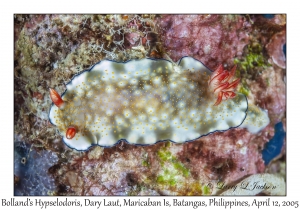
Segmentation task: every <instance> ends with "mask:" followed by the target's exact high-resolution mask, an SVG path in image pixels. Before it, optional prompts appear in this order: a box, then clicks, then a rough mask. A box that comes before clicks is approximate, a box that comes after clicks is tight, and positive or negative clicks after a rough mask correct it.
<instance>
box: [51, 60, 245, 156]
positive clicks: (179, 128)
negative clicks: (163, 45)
mask: <svg viewBox="0 0 300 210" xmlns="http://www.w3.org/2000/svg"><path fill="white" fill-rule="evenodd" d="M174 66H176V69H177V70H176V71H175V70H174ZM211 74H212V72H211V71H210V70H209V69H208V68H207V67H205V66H204V65H203V64H202V63H201V62H200V61H198V60H196V59H194V58H191V57H183V58H182V59H181V60H179V61H178V63H177V64H174V63H173V62H170V61H168V60H164V59H158V60H153V59H149V58H145V59H141V60H131V61H128V62H126V63H118V62H114V61H110V60H103V61H101V62H99V63H97V64H95V65H94V66H93V67H92V68H91V69H89V70H86V71H84V72H82V73H80V74H78V75H76V76H74V78H73V79H72V80H71V81H70V82H69V83H68V84H67V85H66V88H67V89H66V91H65V92H64V93H63V94H62V96H61V98H62V99H63V101H64V103H65V104H64V106H63V108H58V107H57V106H55V105H54V104H52V106H51V108H50V112H49V119H50V122H51V123H52V124H54V125H56V126H57V128H58V131H59V133H60V134H61V135H62V136H63V141H64V142H65V144H66V145H68V146H69V147H71V148H74V149H76V150H87V149H88V148H89V147H91V146H92V145H100V146H113V145H114V144H116V143H117V142H118V141H119V140H122V139H123V140H127V141H128V142H129V143H132V144H140V145H148V144H154V143H156V142H158V141H162V140H171V141H174V142H185V141H190V140H195V139H197V138H199V137H201V136H204V135H208V134H209V133H212V132H215V131H225V130H228V129H230V128H233V127H237V126H240V125H241V124H242V123H243V121H244V119H245V118H246V113H247V108H248V102H247V99H246V97H245V96H244V95H243V94H240V93H237V94H236V96H235V97H234V98H231V99H228V100H226V101H222V103H221V104H219V105H218V106H214V103H215V98H214V94H213V93H211V92H209V88H208V81H209V79H210V75H211ZM70 126H72V127H74V128H76V130H77V133H76V135H75V136H74V138H72V139H70V138H69V139H68V138H67V137H66V130H67V129H68V127H70Z"/></svg>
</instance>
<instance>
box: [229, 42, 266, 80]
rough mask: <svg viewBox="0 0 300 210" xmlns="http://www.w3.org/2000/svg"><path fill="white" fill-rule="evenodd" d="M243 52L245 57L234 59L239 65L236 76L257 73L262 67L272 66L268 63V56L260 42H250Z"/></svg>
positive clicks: (240, 76) (241, 76)
mask: <svg viewBox="0 0 300 210" xmlns="http://www.w3.org/2000/svg"><path fill="white" fill-rule="evenodd" d="M243 54H244V56H243V58H241V59H238V58H235V59H234V64H236V65H237V66H238V68H237V70H236V77H238V78H243V77H247V76H248V75H253V74H256V73H257V72H258V71H261V69H265V68H266V67H268V66H271V64H269V63H268V60H267V57H266V56H265V55H264V52H263V47H262V46H261V45H260V44H259V43H251V44H249V45H248V46H247V47H246V48H245V50H244V53H243ZM257 70H258V71H257Z"/></svg>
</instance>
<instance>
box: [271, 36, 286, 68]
mask: <svg viewBox="0 0 300 210" xmlns="http://www.w3.org/2000/svg"><path fill="white" fill-rule="evenodd" d="M285 43H286V32H285V31H281V32H279V33H276V34H275V35H274V36H273V37H272V39H271V40H270V42H269V44H267V46H266V48H267V50H268V53H269V55H270V56H271V58H272V60H273V62H274V63H275V64H276V65H277V66H279V67H280V68H283V69H285V66H286V64H285V62H286V59H285V55H284V52H283V46H284V44H285Z"/></svg>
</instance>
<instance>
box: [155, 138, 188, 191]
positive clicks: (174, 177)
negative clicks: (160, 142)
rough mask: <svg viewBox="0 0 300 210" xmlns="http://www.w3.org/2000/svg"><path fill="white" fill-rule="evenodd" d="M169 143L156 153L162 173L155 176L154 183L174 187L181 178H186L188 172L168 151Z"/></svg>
mask: <svg viewBox="0 0 300 210" xmlns="http://www.w3.org/2000/svg"><path fill="white" fill-rule="evenodd" d="M169 147H170V143H168V144H166V147H163V148H161V149H160V150H158V151H157V156H158V159H159V162H160V165H161V166H162V168H163V171H162V173H161V174H160V175H158V176H157V178H156V182H157V183H159V184H163V185H169V186H174V185H175V184H176V183H177V184H178V182H180V179H181V177H182V176H183V177H185V178H187V177H188V176H189V175H190V171H189V169H188V168H187V167H185V166H184V164H183V163H181V162H180V161H179V160H178V159H177V158H176V157H175V156H174V155H172V153H171V152H170V151H169V150H168V149H169Z"/></svg>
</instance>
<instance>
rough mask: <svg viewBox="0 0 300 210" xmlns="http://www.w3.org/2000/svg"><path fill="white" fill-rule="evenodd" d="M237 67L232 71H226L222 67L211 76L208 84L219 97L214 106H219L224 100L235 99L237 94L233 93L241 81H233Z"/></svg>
mask: <svg viewBox="0 0 300 210" xmlns="http://www.w3.org/2000/svg"><path fill="white" fill-rule="evenodd" d="M235 69H236V66H234V67H233V68H232V69H231V71H226V70H224V68H223V66H222V65H220V66H219V67H218V68H217V69H216V70H215V71H214V72H213V74H212V75H211V78H210V80H209V82H208V85H209V87H210V89H211V90H212V91H213V92H214V94H215V95H217V101H216V103H215V104H214V106H217V105H219V104H220V103H221V102H222V100H227V99H230V98H234V97H235V96H236V93H234V92H233V91H234V90H235V88H236V87H237V86H238V84H239V82H240V79H236V80H233V77H234V74H235Z"/></svg>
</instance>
